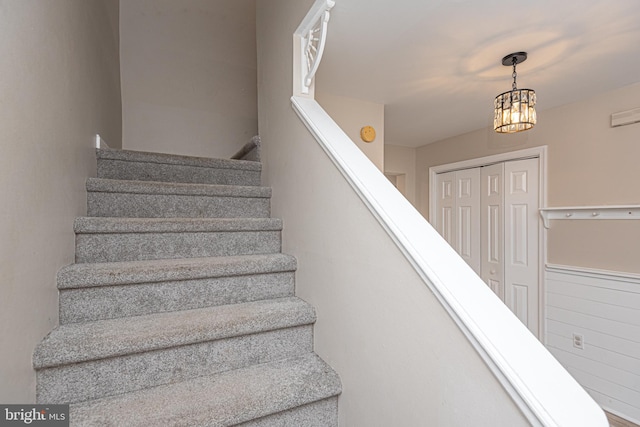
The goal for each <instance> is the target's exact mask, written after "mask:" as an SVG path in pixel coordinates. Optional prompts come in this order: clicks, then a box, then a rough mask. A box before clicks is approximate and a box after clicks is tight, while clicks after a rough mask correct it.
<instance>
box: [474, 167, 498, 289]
mask: <svg viewBox="0 0 640 427" xmlns="http://www.w3.org/2000/svg"><path fill="white" fill-rule="evenodd" d="M503 175H504V164H503V163H498V164H495V165H490V166H484V167H482V168H481V189H480V191H481V198H480V199H481V200H480V206H481V212H480V221H481V227H480V234H481V241H482V250H481V252H482V255H481V257H482V265H481V274H480V277H482V280H484V281H485V283H487V284H488V285H489V287H490V288H491V289H492V290H493V292H495V294H496V295H498V297H499V298H500V299H501V300H503V301H504V284H503V283H504V261H503V260H504V255H503V254H504V247H503V243H502V242H503V236H504V223H503V215H504V213H503V206H504V195H503V187H504V186H503Z"/></svg>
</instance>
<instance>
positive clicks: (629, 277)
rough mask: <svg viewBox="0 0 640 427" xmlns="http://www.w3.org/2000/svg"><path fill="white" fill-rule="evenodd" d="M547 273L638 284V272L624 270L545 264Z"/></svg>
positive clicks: (639, 279) (639, 281)
mask: <svg viewBox="0 0 640 427" xmlns="http://www.w3.org/2000/svg"><path fill="white" fill-rule="evenodd" d="M546 271H547V272H548V273H561V274H571V275H573V276H576V275H577V276H584V277H590V278H593V279H599V280H614V281H622V282H629V283H635V284H637V285H640V274H638V273H629V272H625V271H612V270H602V269H599V268H587V267H577V266H572V265H560V264H547V265H546Z"/></svg>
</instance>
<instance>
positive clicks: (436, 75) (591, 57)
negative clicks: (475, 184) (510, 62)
mask: <svg viewBox="0 0 640 427" xmlns="http://www.w3.org/2000/svg"><path fill="white" fill-rule="evenodd" d="M517 51H526V52H528V54H529V58H528V59H527V61H526V62H524V63H523V64H521V65H519V66H518V67H517V71H518V87H519V88H530V89H534V90H535V91H536V94H537V97H538V111H542V110H545V109H549V108H553V107H557V106H559V105H564V104H568V103H571V102H575V101H578V100H581V99H585V98H588V97H590V96H593V95H595V94H597V93H600V92H605V91H608V90H612V89H615V88H619V87H622V86H626V85H629V84H632V83H636V82H639V81H640V0H579V1H578V0H573V1H567V0H394V1H382V0H336V5H335V7H334V8H333V10H332V13H331V20H330V22H329V36H328V39H327V47H326V50H325V53H324V59H323V61H322V64H321V66H320V70H319V71H318V77H317V88H318V90H322V91H326V92H329V93H333V94H337V95H342V96H346V97H351V98H356V99H361V100H366V101H373V102H377V103H382V104H385V142H386V143H388V144H396V145H404V146H409V147H417V146H421V145H424V144H428V143H431V142H434V141H438V140H441V139H443V138H447V137H450V136H455V135H459V134H462V133H466V132H469V131H472V130H475V129H480V128H483V127H486V126H488V125H490V124H492V120H493V99H494V98H495V96H496V95H498V94H499V93H502V92H505V91H508V90H510V89H511V82H512V79H511V72H512V70H511V68H510V67H505V66H503V65H502V64H501V60H502V57H503V56H505V55H507V54H509V53H511V52H517ZM638 106H639V107H640V100H638Z"/></svg>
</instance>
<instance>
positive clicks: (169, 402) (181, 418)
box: [70, 353, 341, 427]
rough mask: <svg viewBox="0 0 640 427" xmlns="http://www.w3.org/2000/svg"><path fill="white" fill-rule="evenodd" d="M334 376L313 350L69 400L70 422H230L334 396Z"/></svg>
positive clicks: (337, 391) (220, 425)
mask: <svg viewBox="0 0 640 427" xmlns="http://www.w3.org/2000/svg"><path fill="white" fill-rule="evenodd" d="M340 392H341V385H340V379H339V377H338V375H337V374H336V373H335V372H334V371H333V370H332V369H331V367H329V366H328V365H327V364H326V363H325V362H323V361H322V360H321V359H320V358H319V357H318V356H317V355H315V354H314V353H309V354H306V355H303V356H300V357H297V358H293V359H286V360H281V361H277V362H272V363H266V364H262V365H254V366H251V367H248V368H243V369H237V370H234V371H227V372H224V373H221V374H216V375H213V376H208V377H199V378H195V379H192V380H188V381H184V382H180V383H175V384H171V385H163V386H158V387H154V388H150V389H144V390H140V391H136V392H132V393H127V394H122V395H118V396H113V397H107V398H103V399H100V400H95V401H90V402H84V403H79V404H72V405H71V407H70V411H71V419H72V421H73V423H74V424H75V425H91V426H121V425H127V426H149V425H165V426H177V425H181V426H186V425H189V426H215V427H223V426H231V425H236V424H238V423H242V422H245V421H249V420H252V419H256V418H261V417H264V416H267V415H271V414H275V413H278V412H282V411H286V410H288V409H291V408H295V407H298V406H301V405H305V404H307V403H312V402H317V401H319V400H323V399H327V398H331V397H333V396H337V395H338V394H340Z"/></svg>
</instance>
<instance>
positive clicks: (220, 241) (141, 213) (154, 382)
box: [33, 150, 341, 427]
mask: <svg viewBox="0 0 640 427" xmlns="http://www.w3.org/2000/svg"><path fill="white" fill-rule="evenodd" d="M97 158H98V178H89V179H88V181H87V192H88V216H87V217H83V218H77V219H76V221H75V224H74V230H75V233H76V263H75V264H72V265H69V266H66V267H64V268H62V269H61V270H60V271H59V273H58V277H57V281H58V288H59V291H60V326H59V327H58V328H56V329H55V330H53V331H52V332H51V333H50V334H49V335H48V336H47V337H45V338H44V340H43V341H42V342H41V343H40V344H39V345H38V347H37V348H36V350H35V352H34V355H33V364H34V367H35V369H36V371H37V400H38V402H39V403H46V404H62V403H69V404H70V418H71V425H74V426H118V427H120V426H152V425H153V426H235V425H241V426H246V427H248V426H252V427H253V426H256V427H258V426H260V427H266V426H279V427H285V426H291V427H293V426H295V427H302V426H304V427H316V426H317V427H327V426H337V425H338V421H337V396H338V395H339V394H340V392H341V385H340V380H339V378H338V376H337V374H336V373H335V372H334V371H333V370H332V369H331V368H330V367H329V366H328V365H327V364H326V363H324V362H323V361H322V360H321V359H320V358H319V357H318V356H317V355H315V354H314V353H313V324H314V322H315V320H316V316H315V311H314V309H313V307H311V306H310V305H309V304H307V303H306V302H304V301H302V300H300V299H298V298H296V297H295V296H294V274H295V269H296V260H295V259H294V258H293V257H291V256H289V255H285V254H282V253H280V247H281V244H280V242H281V240H280V238H281V236H280V234H281V230H282V221H281V220H279V219H275V218H270V196H271V189H270V188H265V187H260V186H259V185H260V171H261V164H260V163H258V162H250V161H243V160H222V159H204V158H194V157H183V156H173V155H166V154H155V153H143V152H133V151H124V150H97Z"/></svg>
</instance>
